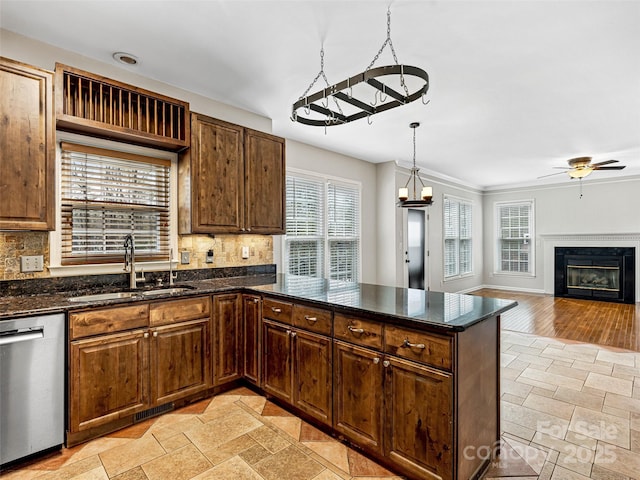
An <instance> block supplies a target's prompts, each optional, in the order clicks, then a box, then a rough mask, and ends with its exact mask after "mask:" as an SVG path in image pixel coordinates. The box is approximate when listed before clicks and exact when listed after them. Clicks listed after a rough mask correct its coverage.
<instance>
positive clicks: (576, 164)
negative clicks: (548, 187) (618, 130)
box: [538, 157, 626, 179]
mask: <svg viewBox="0 0 640 480" xmlns="http://www.w3.org/2000/svg"><path fill="white" fill-rule="evenodd" d="M567 163H568V164H569V166H568V167H553V168H561V169H563V170H565V171H566V173H567V174H568V175H569V176H570V177H571V178H579V179H582V178H584V177H586V176H587V175H590V174H591V172H593V171H594V170H622V169H623V168H624V167H625V166H626V165H617V166H615V167H607V166H605V165H610V164H612V163H618V160H605V161H604V162H598V163H591V157H577V158H572V159H570V160H568V161H567ZM561 173H565V172H558V173H551V174H549V175H543V176H541V177H538V178H544V177H551V176H552V175H560V174H561Z"/></svg>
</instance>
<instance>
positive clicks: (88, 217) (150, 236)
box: [61, 142, 171, 265]
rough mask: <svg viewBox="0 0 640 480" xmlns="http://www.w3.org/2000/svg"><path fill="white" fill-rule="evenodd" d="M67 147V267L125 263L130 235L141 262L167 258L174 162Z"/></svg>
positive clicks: (63, 201)
mask: <svg viewBox="0 0 640 480" xmlns="http://www.w3.org/2000/svg"><path fill="white" fill-rule="evenodd" d="M61 150H62V156H61V159H62V164H61V263H62V265H78V264H100V263H113V262H119V261H122V257H123V255H124V237H125V236H126V235H128V234H132V235H134V238H135V242H136V255H137V256H138V258H139V259H140V260H154V259H166V258H167V256H168V254H169V243H170V239H169V226H170V225H169V224H170V221H169V219H170V211H169V207H170V191H169V184H170V178H169V177H170V167H171V162H170V161H169V160H165V159H159V158H153V157H147V156H143V155H136V154H130V153H125V152H119V151H114V150H108V149H103V148H97V147H91V146H86V145H77V144H73V143H67V142H62V143H61Z"/></svg>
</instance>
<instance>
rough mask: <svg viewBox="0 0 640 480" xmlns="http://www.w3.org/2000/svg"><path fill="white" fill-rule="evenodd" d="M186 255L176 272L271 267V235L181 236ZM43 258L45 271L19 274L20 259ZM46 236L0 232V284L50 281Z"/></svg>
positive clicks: (181, 243) (179, 238)
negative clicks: (210, 252)
mask: <svg viewBox="0 0 640 480" xmlns="http://www.w3.org/2000/svg"><path fill="white" fill-rule="evenodd" d="M242 247H248V249H249V258H247V259H243V258H242ZM208 250H213V263H206V256H207V251H208ZM180 252H189V257H190V262H189V263H188V264H186V265H182V264H179V265H178V269H180V270H189V269H202V268H221V267H222V268H223V267H242V266H253V265H265V264H271V263H273V237H272V236H271V235H215V237H210V236H208V235H182V236H180V237H178V252H174V259H177V260H178V263H180ZM22 255H43V257H44V271H43V272H34V273H20V256H22ZM48 265H49V234H48V232H0V280H21V279H32V278H46V277H49V276H50V274H49V271H48V268H47V267H48Z"/></svg>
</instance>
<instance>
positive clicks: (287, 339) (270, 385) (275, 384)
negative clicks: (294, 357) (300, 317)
mask: <svg viewBox="0 0 640 480" xmlns="http://www.w3.org/2000/svg"><path fill="white" fill-rule="evenodd" d="M262 325H263V330H262V350H263V359H262V388H263V390H264V391H265V392H267V393H270V394H271V395H274V396H276V397H278V398H281V399H282V400H286V401H287V402H289V403H293V395H292V372H291V329H290V328H288V327H287V326H286V325H281V324H278V323H275V322H271V321H269V320H264V319H263V320H262Z"/></svg>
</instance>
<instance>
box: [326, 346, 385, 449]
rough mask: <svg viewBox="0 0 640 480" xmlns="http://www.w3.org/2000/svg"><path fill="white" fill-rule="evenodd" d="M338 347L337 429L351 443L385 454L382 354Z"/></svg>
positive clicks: (335, 347) (354, 347) (335, 404)
mask: <svg viewBox="0 0 640 480" xmlns="http://www.w3.org/2000/svg"><path fill="white" fill-rule="evenodd" d="M333 345H334V359H335V368H334V377H333V378H334V386H333V415H334V422H333V425H334V428H335V429H336V430H337V431H338V432H340V433H341V434H343V435H344V436H345V437H347V438H348V439H349V440H351V441H353V442H355V443H357V444H358V445H361V446H363V447H366V448H368V449H369V450H371V451H374V452H378V453H382V414H383V411H382V405H383V403H382V400H383V391H382V380H383V373H382V361H381V357H382V355H381V354H380V353H379V352H376V351H374V350H369V349H368V348H361V347H356V346H354V345H349V344H348V343H343V342H340V341H335V340H334V342H333Z"/></svg>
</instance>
